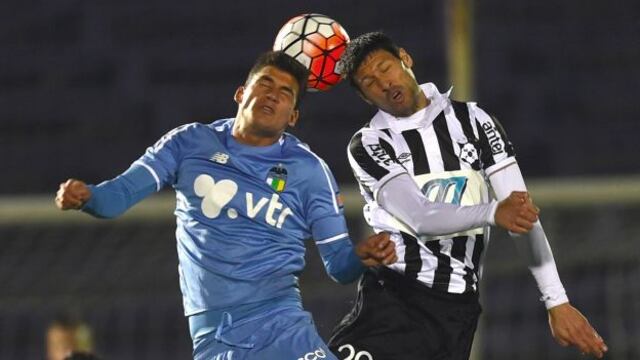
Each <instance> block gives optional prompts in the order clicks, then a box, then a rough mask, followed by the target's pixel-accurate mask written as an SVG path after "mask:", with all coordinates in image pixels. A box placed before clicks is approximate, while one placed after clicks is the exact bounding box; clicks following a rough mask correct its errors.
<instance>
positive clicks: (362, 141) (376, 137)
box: [349, 112, 391, 148]
mask: <svg viewBox="0 0 640 360" xmlns="http://www.w3.org/2000/svg"><path fill="white" fill-rule="evenodd" d="M381 116H382V115H381V114H380V112H378V113H377V114H376V115H374V117H373V118H372V119H371V121H369V122H367V123H365V124H364V125H363V126H362V127H361V128H360V129H358V131H356V132H355V133H354V134H353V136H351V139H350V140H349V148H352V147H354V146H362V145H366V144H378V143H380V139H382V140H385V141H387V142H391V138H390V136H389V133H388V131H389V129H388V128H386V127H384V126H380V119H381Z"/></svg>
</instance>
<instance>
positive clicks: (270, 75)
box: [251, 65, 298, 93]
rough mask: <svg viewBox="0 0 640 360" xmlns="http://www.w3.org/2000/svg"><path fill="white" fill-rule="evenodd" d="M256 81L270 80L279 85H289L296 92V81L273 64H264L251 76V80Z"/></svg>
mask: <svg viewBox="0 0 640 360" xmlns="http://www.w3.org/2000/svg"><path fill="white" fill-rule="evenodd" d="M257 81H270V82H273V83H275V84H277V85H279V86H286V87H290V88H291V89H292V90H293V91H295V92H296V93H298V81H297V80H296V78H295V77H294V76H293V75H292V74H290V73H289V72H287V71H285V70H282V69H280V68H278V67H275V66H273V65H265V66H263V67H262V68H261V69H260V70H258V71H257V72H256V73H255V74H253V76H252V78H251V82H254V83H255V82H257Z"/></svg>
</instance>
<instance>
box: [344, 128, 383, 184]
mask: <svg viewBox="0 0 640 360" xmlns="http://www.w3.org/2000/svg"><path fill="white" fill-rule="evenodd" d="M349 151H350V152H351V156H353V158H354V159H355V160H356V162H357V163H358V165H360V167H361V168H362V170H363V171H364V172H366V173H367V174H369V175H370V176H371V177H373V178H374V179H376V180H380V179H382V178H383V177H384V176H385V175H387V174H388V173H389V171H388V170H387V169H385V168H383V167H382V166H380V165H378V163H376V161H375V160H374V159H372V158H371V156H369V153H367V150H366V149H365V148H364V145H363V144H362V133H357V134H356V135H355V136H354V137H353V138H352V139H351V142H350V143H349Z"/></svg>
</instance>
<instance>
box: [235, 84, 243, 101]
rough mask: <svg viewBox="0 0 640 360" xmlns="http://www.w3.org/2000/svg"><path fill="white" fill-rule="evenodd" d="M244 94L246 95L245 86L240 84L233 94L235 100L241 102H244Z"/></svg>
mask: <svg viewBox="0 0 640 360" xmlns="http://www.w3.org/2000/svg"><path fill="white" fill-rule="evenodd" d="M243 95H244V86H238V88H237V89H236V93H235V94H233V100H235V101H236V103H238V104H240V103H242V96H243Z"/></svg>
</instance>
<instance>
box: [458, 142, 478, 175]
mask: <svg viewBox="0 0 640 360" xmlns="http://www.w3.org/2000/svg"><path fill="white" fill-rule="evenodd" d="M458 145H459V146H460V155H458V157H459V158H460V160H462V161H464V162H465V163H467V164H469V165H471V167H472V168H473V169H480V157H479V156H478V149H476V147H475V146H474V145H473V144H472V143H470V142H468V143H464V144H460V143H458Z"/></svg>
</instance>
